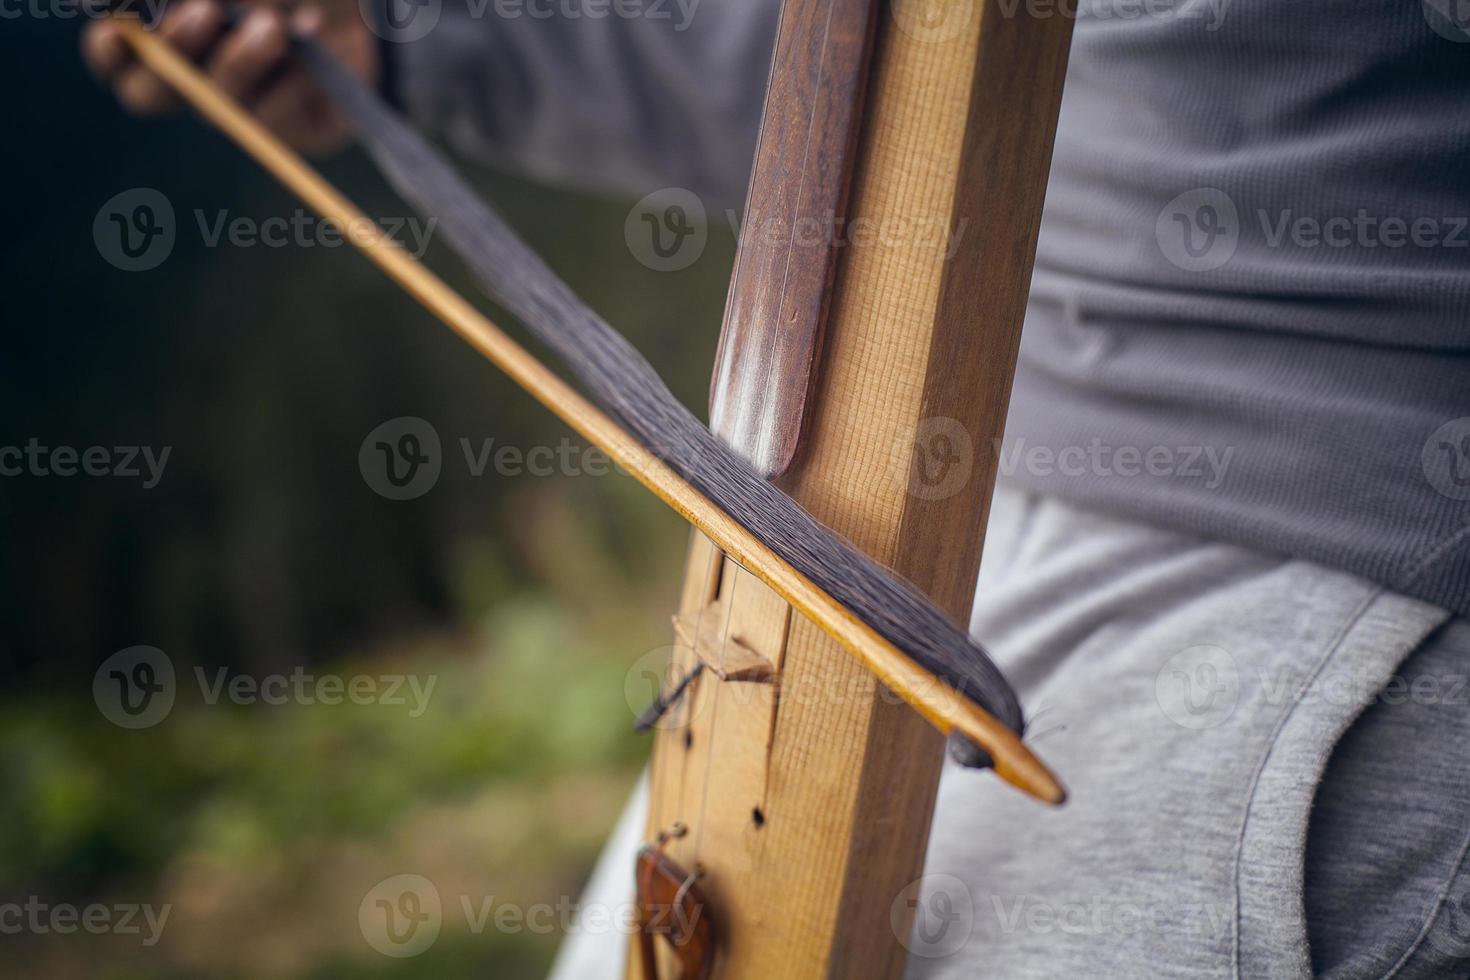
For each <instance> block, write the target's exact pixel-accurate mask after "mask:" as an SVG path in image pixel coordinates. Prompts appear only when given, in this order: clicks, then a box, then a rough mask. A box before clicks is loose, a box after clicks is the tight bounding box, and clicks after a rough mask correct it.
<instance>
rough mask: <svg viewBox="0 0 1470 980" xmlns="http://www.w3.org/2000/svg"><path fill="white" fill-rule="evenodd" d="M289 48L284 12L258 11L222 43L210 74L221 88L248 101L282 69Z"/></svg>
mask: <svg viewBox="0 0 1470 980" xmlns="http://www.w3.org/2000/svg"><path fill="white" fill-rule="evenodd" d="M287 48H288V42H287V39H286V23H285V19H284V18H283V17H282V16H281V14H280V12H279V11H277V10H273V9H264V8H262V9H259V10H255V11H252V12H251V13H250V15H249V16H248V17H246V18H245V21H244V23H242V24H241V25H240V27H239V28H238V29H237V30H235V31H234V32H232V33H231V34H230V36H229V37H227V38H225V39H224V41H222V42H221V43H220V47H219V50H218V51H217V52H216V53H215V55H214V56H213V58H211V59H210V62H209V73H210V74H211V75H213V76H214V80H215V81H216V82H217V83H219V86H220V88H222V89H224V90H225V91H226V92H228V93H229V94H231V95H233V96H235V97H236V98H237V99H242V100H244V99H247V98H249V96H251V95H252V94H253V93H254V92H255V90H256V89H257V88H259V87H260V86H261V85H262V84H263V83H264V82H265V81H266V80H267V79H268V78H269V77H270V75H271V73H272V72H274V71H275V70H276V69H277V68H278V67H279V66H280V64H281V61H282V60H283V59H284V58H285V57H286V51H287Z"/></svg>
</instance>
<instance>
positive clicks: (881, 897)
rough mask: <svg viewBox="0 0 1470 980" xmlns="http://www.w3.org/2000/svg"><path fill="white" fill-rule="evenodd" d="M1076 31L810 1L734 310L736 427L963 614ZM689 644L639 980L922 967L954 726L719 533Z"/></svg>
mask: <svg viewBox="0 0 1470 980" xmlns="http://www.w3.org/2000/svg"><path fill="white" fill-rule="evenodd" d="M1071 26H1072V19H1071V16H1070V15H1064V14H1063V13H1062V12H1061V11H1060V10H1055V11H1053V12H1052V15H1051V16H1049V17H1046V16H1043V17H1033V16H1029V15H1028V14H1027V12H1026V9H1025V8H1023V7H1015V6H1014V5H1008V4H1006V3H1004V2H1002V0H898V2H896V3H886V2H881V0H786V3H785V5H784V8H783V11H782V15H781V22H780V30H779V35H778V39H777V44H776V51H775V56H774V61H773V65H772V73H771V79H770V85H769V90H768V95H767V101H766V106H765V111H764V118H763V122H762V128H761V135H760V140H759V145H758V149H757V153H756V162H755V170H754V174H753V177H752V180H751V185H750V197H749V200H748V202H747V207H746V212H745V220H744V224H743V226H742V235H741V244H740V250H739V253H738V256H737V259H736V268H735V275H734V279H733V281H732V283H731V287H730V296H729V301H728V304H727V307H726V313H725V323H724V329H723V332H722V336H721V345H720V353H719V359H718V362H717V366H716V370H715V377H714V383H713V397H712V404H711V420H712V428H713V429H714V430H715V431H716V433H717V434H719V435H720V436H721V437H723V438H724V439H725V440H726V441H727V442H728V443H729V444H730V445H731V446H732V447H734V448H735V449H737V450H738V451H739V452H741V453H742V454H743V455H745V456H746V458H747V459H749V460H750V461H751V462H752V463H753V464H754V465H755V466H756V467H757V469H759V470H760V471H761V472H762V474H763V475H766V476H767V477H768V478H772V479H775V480H777V481H778V485H779V486H781V487H782V488H783V489H785V490H786V491H787V492H788V493H790V494H791V495H792V496H794V497H795V498H796V499H797V500H798V501H800V502H801V503H802V504H803V505H804V506H805V507H806V508H807V509H809V510H810V511H811V512H812V513H814V514H815V515H816V516H817V517H818V518H819V519H820V520H822V521H823V522H824V523H826V524H827V525H828V526H830V527H832V528H833V529H835V530H836V531H838V532H839V533H842V534H844V535H846V536H847V537H848V538H849V539H850V540H852V541H853V542H854V543H856V544H857V545H858V546H859V547H860V548H862V549H863V550H865V551H867V552H868V553H869V554H871V555H873V556H874V557H876V558H878V559H879V560H880V561H882V562H883V563H884V564H886V565H888V566H890V567H891V568H893V569H895V570H896V571H898V572H899V573H901V574H902V575H904V576H906V577H907V578H909V579H910V580H911V581H913V582H914V583H915V584H917V585H918V586H919V587H920V588H922V589H923V590H924V591H925V592H927V593H928V594H929V595H930V596H931V597H932V598H934V599H935V600H936V601H937V602H938V603H939V604H940V605H941V606H942V607H943V608H944V609H946V610H947V611H948V612H950V613H951V614H952V615H953V616H954V617H955V618H956V619H957V620H958V621H961V622H963V621H964V620H965V617H966V616H967V615H968V612H969V609H970V604H971V602H972V600H973V594H974V586H975V579H976V575H977V573H978V569H979V562H980V551H981V543H982V538H983V534H984V528H985V521H986V516H987V513H988V510H989V502H990V494H991V490H992V487H993V483H994V479H995V473H996V467H997V462H998V455H997V452H996V450H995V448H994V447H995V446H996V444H997V441H998V440H999V438H1000V436H1001V434H1002V431H1003V427H1004V422H1005V414H1006V407H1007V403H1008V400H1009V393H1010V385H1011V378H1012V375H1013V372H1014V368H1015V360H1016V354H1017V346H1018V342H1019V337H1020V330H1021V322H1022V319H1023V316H1024V311H1025V304H1026V296H1027V290H1028V286H1029V282H1030V276H1031V265H1032V259H1033V256H1034V250H1035V246H1036V235H1037V229H1038V225H1039V222H1040V215H1041V206H1042V199H1043V196H1044V192H1045V187H1046V178H1047V171H1048V166H1049V163H1050V157H1051V149H1052V142H1053V136H1054V132H1055V126H1056V118H1057V111H1058V108H1059V105H1060V101H1061V92H1062V83H1063V76H1064V73H1065V67H1066V60H1067V50H1068V45H1069V42H1070V37H1071ZM675 636H676V641H675V642H676V648H675V649H676V652H675V656H674V662H673V663H672V664H671V668H670V670H669V673H668V686H669V687H673V686H674V685H678V684H680V683H683V684H684V690H683V691H682V692H681V694H680V695H679V697H678V698H677V699H676V700H675V699H672V698H671V699H670V700H672V701H673V704H672V705H671V706H670V707H668V708H667V712H666V714H665V716H664V718H663V719H662V720H661V722H660V724H659V727H658V730H657V734H656V742H655V746H654V749H653V758H652V762H651V765H650V770H649V779H650V805H649V815H648V822H647V827H646V834H647V839H648V840H649V841H650V842H651V843H650V845H649V846H648V847H646V848H645V849H644V851H643V852H642V853H640V855H639V859H638V868H637V873H636V878H637V880H636V881H635V882H632V883H630V884H632V885H633V886H634V887H636V889H637V892H638V907H639V909H640V914H641V916H642V921H643V923H644V928H643V931H642V932H641V934H640V936H639V942H637V943H635V944H632V948H631V950H630V962H629V967H628V975H629V977H630V978H632V980H653V978H670V977H675V976H683V977H685V978H687V980H696V978H706V977H718V978H721V980H735V978H739V980H775V978H782V977H833V978H854V977H875V978H876V977H896V976H898V975H900V974H901V973H902V971H903V965H904V959H905V957H904V945H903V944H904V940H905V939H906V938H907V933H908V928H909V926H910V925H911V920H912V910H911V909H910V908H908V906H907V905H906V904H905V903H903V902H900V901H899V897H900V895H901V893H903V892H904V890H905V887H906V886H908V885H910V884H911V883H912V882H913V881H914V880H915V879H916V878H918V877H919V875H920V873H921V870H922V866H923V859H924V852H925V847H926V844H927V840H928V831H929V824H930V820H931V817H932V813H933V806H934V799H935V794H936V791H937V785H938V778H939V772H940V766H941V761H942V757H943V749H942V742H943V740H942V738H940V736H939V735H938V734H937V733H936V732H935V731H934V730H933V729H932V728H931V727H929V726H928V725H926V724H924V723H923V721H922V720H921V719H920V718H919V717H918V715H916V714H915V712H914V711H913V710H912V709H910V708H909V707H908V706H907V705H905V704H904V703H903V702H902V701H901V700H900V699H898V698H896V697H893V696H891V695H889V694H888V693H887V692H886V691H885V690H884V689H883V688H882V685H881V684H880V683H879V682H878V681H877V680H876V679H875V678H874V676H873V675H872V674H870V673H868V672H867V671H865V670H864V669H863V667H862V665H861V664H859V663H856V662H854V661H853V660H852V659H851V658H849V657H847V656H844V655H843V654H842V653H841V652H840V650H839V648H838V646H837V644H835V643H834V642H833V641H832V639H831V638H830V637H829V636H827V635H825V634H824V633H822V632H821V631H820V630H818V629H817V628H815V627H814V626H813V625H812V623H811V622H809V621H808V620H807V619H805V618H803V617H802V616H800V615H795V616H794V615H792V610H791V607H790V606H789V605H788V604H787V603H786V602H784V601H783V600H782V599H781V597H780V596H779V595H777V594H776V593H775V592H774V591H772V590H771V589H770V588H769V587H768V586H767V585H765V584H764V583H763V582H762V581H760V580H759V579H758V578H757V577H756V576H754V575H752V574H750V572H749V571H747V570H746V569H745V568H743V567H742V566H741V565H740V564H739V563H738V562H736V561H734V560H732V559H731V558H729V557H728V556H726V555H725V554H723V553H722V552H721V550H720V549H719V548H718V547H716V546H715V545H713V544H712V543H711V542H710V541H709V540H708V539H707V538H705V537H704V536H703V535H701V534H699V533H698V532H696V533H695V534H694V536H693V540H692V544H691V546H690V554H689V558H688V563H687V571H686V577H685V583H684V589H683V594H682V598H681V601H680V606H679V613H678V615H677V616H676V617H675ZM630 870H632V869H630ZM649 882H658V883H660V884H661V887H660V888H658V889H654V890H651V889H650V888H646V887H645V885H647V884H648V883H649ZM655 892H656V893H655ZM895 904H897V906H898V907H897V909H896V910H895ZM659 913H662V914H661V915H660V914H659ZM655 920H658V921H655ZM659 922H663V923H665V925H664V926H663V927H661V926H660V925H659V924H658V923H659ZM691 922H694V923H697V924H698V926H699V928H697V929H695V928H690V927H689V925H688V924H689V923H691ZM650 934H656V935H658V937H659V939H660V941H659V942H654V941H653V938H652V936H651V935H650ZM651 961H652V962H651Z"/></svg>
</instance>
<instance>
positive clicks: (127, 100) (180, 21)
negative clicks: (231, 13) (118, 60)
mask: <svg viewBox="0 0 1470 980" xmlns="http://www.w3.org/2000/svg"><path fill="white" fill-rule="evenodd" d="M223 24H224V9H223V8H222V7H221V6H220V5H219V4H218V3H216V2H214V0H186V2H185V3H184V4H183V5H182V6H180V7H179V8H178V9H177V10H171V11H169V13H168V15H167V16H166V17H165V18H164V20H163V22H162V23H161V24H160V25H159V27H158V35H159V37H161V38H163V39H164V40H165V41H167V42H168V43H170V44H172V45H173V46H174V47H175V48H177V49H178V51H179V52H180V53H181V54H183V55H185V56H186V57H188V58H191V59H192V58H198V57H200V56H201V55H203V54H204V52H205V51H207V50H208V49H209V46H210V45H211V44H212V43H213V42H214V40H215V38H216V37H218V36H219V32H220V29H221V27H222V26H223ZM117 90H118V92H117V94H118V98H119V99H120V100H121V101H122V103H123V105H125V106H127V107H128V108H129V109H131V110H132V111H133V112H136V113H139V114H141V115H156V114H158V113H161V112H168V111H170V110H172V109H176V108H178V107H179V105H180V100H179V97H178V95H177V94H175V92H174V90H173V89H172V88H170V87H169V86H168V85H167V84H166V83H165V82H164V81H163V80H162V79H161V78H159V77H158V76H157V75H155V74H154V73H153V72H152V71H150V70H148V69H147V68H144V67H143V66H142V65H139V64H136V63H133V64H130V65H129V67H128V68H126V69H125V70H124V71H123V72H122V73H121V74H120V75H119V78H118V82H117Z"/></svg>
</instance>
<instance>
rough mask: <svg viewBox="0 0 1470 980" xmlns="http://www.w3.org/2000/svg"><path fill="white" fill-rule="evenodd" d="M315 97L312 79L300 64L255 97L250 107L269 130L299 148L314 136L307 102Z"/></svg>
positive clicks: (288, 70) (287, 70)
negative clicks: (311, 130)
mask: <svg viewBox="0 0 1470 980" xmlns="http://www.w3.org/2000/svg"><path fill="white" fill-rule="evenodd" d="M313 94H314V93H313V90H312V82H311V78H310V76H309V75H307V73H306V70H305V69H304V68H302V67H301V66H300V65H292V66H291V67H290V68H287V69H286V71H285V73H284V74H282V75H281V77H280V78H278V79H276V80H275V81H273V82H271V83H270V84H269V85H268V86H267V87H266V88H265V90H264V91H262V92H261V93H260V94H259V95H258V96H257V97H256V100H255V104H254V105H253V106H252V107H251V108H252V111H253V112H254V113H255V117H256V118H257V119H259V120H260V121H261V122H262V123H264V124H265V125H266V127H267V128H269V129H272V130H274V131H275V132H276V134H277V135H278V136H280V137H281V138H282V139H284V140H285V141H286V142H288V143H291V144H293V145H295V146H298V147H299V146H301V144H302V142H303V141H304V140H308V139H309V138H310V136H311V133H310V132H309V129H310V126H311V119H310V118H309V113H308V111H307V103H308V101H309V100H310V99H311V98H312V96H313Z"/></svg>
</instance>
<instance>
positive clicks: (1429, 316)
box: [386, 0, 1470, 614]
mask: <svg viewBox="0 0 1470 980" xmlns="http://www.w3.org/2000/svg"><path fill="white" fill-rule="evenodd" d="M1016 2H1017V3H1019V4H1020V5H1019V6H1018V7H1017V10H1018V11H1020V12H1021V13H1020V14H1019V15H1026V14H1025V12H1026V11H1027V10H1029V9H1032V7H1034V8H1035V9H1036V10H1037V11H1042V12H1045V11H1050V10H1054V9H1055V7H1056V6H1057V5H1054V4H1033V5H1031V6H1028V5H1027V4H1026V2H1025V0H1016ZM467 4H468V5H467ZM424 9H425V10H429V11H437V14H436V16H437V22H436V24H435V26H434V27H433V29H432V30H429V31H428V32H427V34H425V35H424V36H423V37H422V38H420V39H418V40H414V41H412V42H407V43H389V44H388V45H386V47H387V49H388V50H389V51H390V53H391V54H390V57H391V61H392V64H393V78H394V79H395V81H394V83H393V89H394V95H395V97H396V98H397V99H398V100H399V102H400V103H401V104H403V105H404V106H406V107H407V108H408V110H409V111H410V112H411V113H412V114H413V115H415V116H416V117H417V118H418V119H419V120H420V121H421V122H423V123H425V124H426V125H428V126H430V127H433V128H436V129H438V130H439V131H440V132H442V133H443V134H444V135H446V136H447V137H448V138H449V139H450V140H451V141H452V142H453V143H455V144H456V145H457V147H458V148H459V149H461V150H462V151H466V152H470V153H473V154H476V155H479V156H481V157H484V158H487V159H489V160H491V161H494V162H498V163H500V164H501V165H504V166H508V167H511V168H513V169H517V170H521V171H524V172H530V173H534V174H537V175H540V176H542V177H544V178H546V179H548V180H551V181H553V182H560V183H570V184H578V185H582V186H586V187H591V188H599V189H617V190H622V191H630V192H635V193H639V194H642V193H647V192H648V191H650V190H653V189H655V188H657V187H662V186H670V185H676V186H681V187H685V188H688V189H690V190H693V191H695V192H697V193H699V194H702V195H706V196H709V197H711V198H712V199H713V201H714V202H717V203H719V204H721V205H723V204H724V203H726V202H729V201H731V200H734V201H738V200H739V196H740V193H741V191H742V190H743V188H744V184H745V179H746V174H747V171H748V168H749V163H750V158H751V152H752V148H753V142H754V134H755V129H756V125H757V123H758V120H759V111H760V104H761V100H762V96H763V91H764V82H765V78H766V71H767V64H768V61H769V55H770V48H771V43H772V39H773V36H774V25H775V15H776V3H775V2H774V0H703V2H698V0H685V2H684V4H683V5H680V4H678V3H676V2H675V0H627V2H626V3H622V4H619V5H615V4H613V3H612V0H607V2H605V3H604V2H600V0H557V2H556V3H555V4H553V3H551V2H549V0H428V4H427V6H426V7H425V8H424ZM1457 9H1458V8H1457V7H1456V6H1455V5H1454V4H1453V3H1452V0H1424V2H1423V3H1422V4H1421V3H1419V2H1414V0H1310V2H1309V0H1150V2H1147V3H1145V2H1143V0H1093V2H1090V3H1089V2H1085V3H1084V4H1083V9H1082V15H1081V16H1080V18H1079V22H1078V25H1077V30H1076V35H1075V39H1074V43H1073V50H1072V60H1071V68H1070V72H1069V75H1068V79H1067V89H1066V95H1065V99H1064V102H1063V107H1062V115H1061V122H1060V127H1059V130H1058V137H1057V143H1056V151H1055V157H1054V163H1053V169H1052V175H1051V185H1050V189H1049V192H1048V197H1047V204H1046V211H1045V216H1044V220H1043V225H1042V232H1041V239H1040V243H1039V246H1038V250H1037V261H1036V272H1035V278H1034V282H1033V286H1032V297H1031V305H1030V309H1029V312H1028V316H1027V321H1026V326H1025V331H1024V336H1023V342H1022V356H1021V362H1020V365H1019V367H1018V370H1017V375H1016V383H1015V392H1014V396H1013V400H1012V406H1011V417H1010V422H1009V426H1008V433H1007V437H1006V440H1005V443H1004V445H1002V446H1001V447H1000V452H1001V471H1002V474H1003V475H1006V476H1010V477H1012V478H1014V479H1016V480H1018V481H1020V482H1022V483H1024V484H1026V485H1029V486H1031V487H1033V488H1035V489H1037V490H1039V491H1041V492H1044V493H1048V494H1055V495H1058V496H1061V497H1065V498H1070V499H1072V500H1076V501H1079V502H1081V503H1084V504H1087V505H1091V506H1095V507H1098V508H1101V509H1105V510H1111V511H1114V512H1117V513H1120V514H1124V515H1127V516H1131V517H1135V518H1138V519H1142V520H1145V521H1149V522H1153V523H1157V524H1163V525H1167V526H1173V527H1177V528H1182V529H1186V530H1190V531H1194V532H1197V533H1199V534H1202V535H1207V536H1211V537H1215V538H1219V539H1223V540H1228V541H1233V542H1238V543H1242V544H1246V545H1249V546H1251V547H1254V548H1257V549H1260V550H1262V551H1266V552H1272V553H1278V554H1287V555H1290V556H1293V557H1300V558H1305V559H1309V560H1312V561H1316V562H1319V563H1322V564H1325V565H1328V566H1333V567H1338V568H1342V569H1345V570H1348V571H1351V572H1354V573H1356V574H1359V575H1362V576H1364V577H1366V578H1369V579H1372V580H1374V581H1377V582H1380V583H1382V584H1384V585H1386V586H1388V587H1390V588H1392V589H1394V590H1397V591H1399V592H1403V593H1406V594H1409V595H1412V596H1416V597H1419V598H1423V599H1427V600H1429V601H1431V602H1434V603H1437V604H1439V605H1442V606H1445V607H1448V608H1450V609H1453V610H1455V611H1457V612H1459V613H1461V614H1470V227H1467V225H1470V180H1467V176H1470V175H1467V166H1466V165H1467V163H1470V24H1467V23H1457V22H1455V21H1454V20H1453V19H1452V16H1453V13H1454V12H1455V11H1456V10H1457ZM614 10H621V11H624V12H625V13H626V12H627V11H641V12H642V14H641V15H640V16H635V17H629V16H617V15H615V14H609V15H607V16H601V17H598V16H592V13H593V12H594V11H614ZM1440 11H1446V12H1448V13H1440ZM548 13H550V16H546V15H547V14H548ZM660 14H661V15H662V16H660ZM410 33H417V31H411V32H410ZM976 179H979V175H977V176H976Z"/></svg>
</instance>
